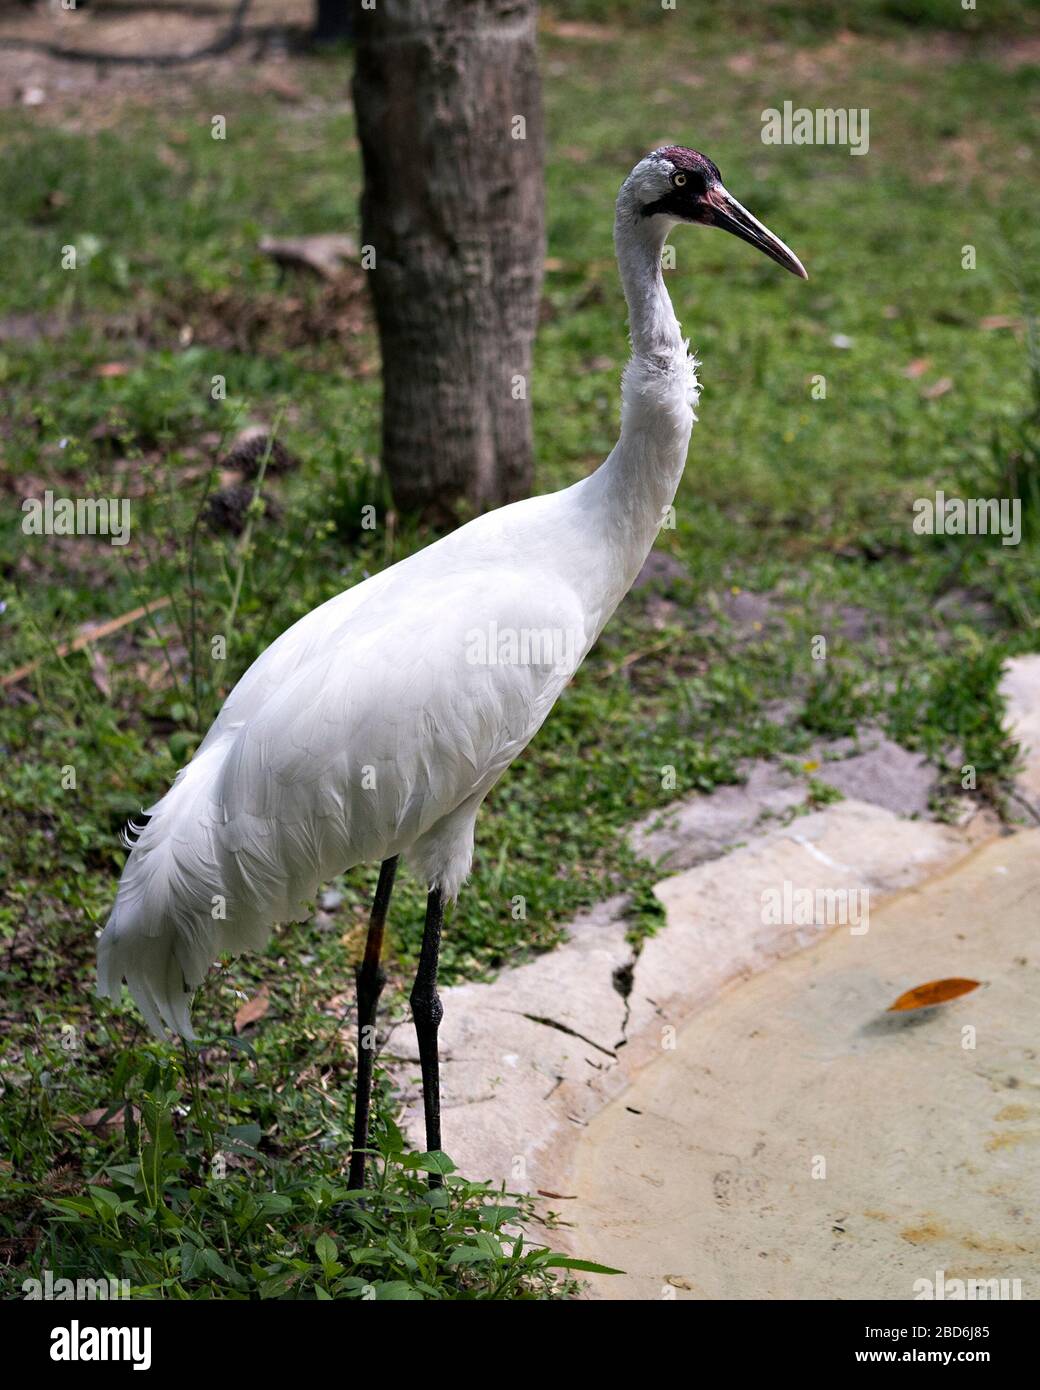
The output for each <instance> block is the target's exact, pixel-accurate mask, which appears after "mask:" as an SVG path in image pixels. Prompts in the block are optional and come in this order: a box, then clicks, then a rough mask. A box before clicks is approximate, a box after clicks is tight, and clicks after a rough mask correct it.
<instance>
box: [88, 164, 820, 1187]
mask: <svg viewBox="0 0 1040 1390" xmlns="http://www.w3.org/2000/svg"><path fill="white" fill-rule="evenodd" d="M677 222H687V223H700V224H702V225H704V226H714V227H722V228H723V229H724V230H726V231H728V232H732V233H733V234H734V235H736V236H738V237H741V238H742V239H743V240H744V241H748V242H750V243H751V245H752V246H756V247H758V248H759V250H761V251H764V252H765V253H766V255H767V256H771V257H772V259H773V260H775V261H776V262H778V263H779V264H780V265H782V266H784V267H785V268H786V269H788V270H790V271H792V272H793V273H794V274H795V275H800V276H802V277H803V278H805V270H804V269H803V267H802V264H801V262H800V261H799V260H798V258H797V256H795V254H794V253H793V252H792V251H791V250H789V249H788V247H787V246H785V245H784V243H783V242H782V241H780V240H779V239H778V238H777V237H775V236H774V235H773V234H772V232H770V231H769V230H768V229H767V228H765V227H764V226H762V224H761V223H760V222H758V221H756V219H755V218H754V217H752V216H751V214H750V213H749V212H747V211H746V210H745V209H744V208H743V207H741V205H740V204H739V203H738V202H737V201H736V200H735V199H734V198H733V197H731V195H730V194H729V193H728V192H727V191H726V189H725V187H724V186H723V183H722V178H721V175H720V174H719V171H718V169H717V168H716V166H715V165H714V164H713V163H712V162H711V160H710V159H707V158H706V157H705V156H704V155H702V154H698V153H697V152H696V151H695V150H690V149H685V148H683V147H681V146H668V147H666V148H663V149H659V150H655V151H654V152H653V153H652V154H650V155H648V156H647V157H646V158H645V159H643V160H641V161H640V162H639V163H638V164H637V165H636V167H635V169H633V171H632V173H631V174H630V175H629V176H628V178H627V179H626V180H625V182H624V184H623V185H622V187H621V191H620V193H619V195H618V199H617V214H616V219H615V224H614V244H615V248H616V251H617V258H618V265H619V267H620V272H621V280H622V283H623V286H624V291H625V298H626V300H627V302H628V312H629V322H630V328H631V337H632V357H631V360H630V361H629V363H628V366H627V368H626V370H625V374H624V378H623V382H622V412H621V436H620V439H619V440H618V443H617V445H616V446H615V448H614V449H613V451H612V452H611V454H610V457H609V458H608V459H607V460H606V462H605V463H603V464H602V466H601V467H600V468H598V469H597V470H596V472H595V473H593V474H591V475H590V476H589V477H587V478H585V479H583V480H582V481H581V482H579V483H576V484H575V485H574V486H573V487H569V488H565V489H564V490H563V491H562V492H557V493H553V494H551V495H548V496H542V497H533V498H530V499H528V500H527V501H523V502H516V503H513V504H512V505H511V506H508V507H502V508H500V509H499V510H498V511H495V512H490V513H488V514H487V515H485V516H481V517H478V518H477V519H476V520H475V521H471V522H470V523H469V524H468V525H466V526H463V527H462V528H461V529H459V530H458V531H455V532H453V533H452V534H451V535H448V536H445V537H444V538H443V539H442V540H439V541H437V542H436V543H435V544H433V545H430V546H428V547H427V548H426V549H425V550H422V551H419V552H418V553H417V554H415V555H411V556H409V557H408V558H407V559H406V560H402V561H401V562H400V563H398V564H396V565H393V566H391V568H389V569H387V570H384V571H383V572H382V573H381V574H377V575H374V576H373V577H372V578H370V579H366V580H365V581H364V582H363V583H361V584H358V585H357V586H356V587H355V588H352V589H348V590H347V591H346V592H344V593H342V594H339V595H338V596H337V597H336V598H333V599H330V600H329V601H328V602H327V603H324V604H322V605H321V607H320V608H316V609H314V611H313V612H311V613H309V614H308V615H307V616H306V617H305V618H302V619H301V620H300V621H299V622H298V623H296V624H294V626H293V627H291V628H290V629H289V630H288V631H287V632H285V633H283V634H282V636H281V637H279V638H278V640H277V641H276V642H274V643H273V644H272V645H271V646H270V647H268V649H267V651H265V652H264V653H263V655H262V656H260V657H258V658H257V660H256V661H255V662H254V663H253V665H252V666H251V667H250V668H249V670H248V671H247V672H246V673H245V675H244V676H243V677H242V679H241V680H240V681H239V683H238V684H237V685H236V686H235V688H234V690H233V691H232V692H231V694H230V695H229V696H228V698H227V701H226V702H225V704H224V707H223V709H222V710H221V711H220V714H219V715H218V716H217V719H216V721H215V722H214V724H213V727H212V728H211V729H210V731H209V733H208V734H207V735H206V737H205V739H204V740H203V742H202V744H201V745H200V747H199V749H198V751H197V753H196V754H195V757H194V758H193V759H192V761H191V763H190V764H189V765H188V766H187V767H185V768H183V769H182V771H181V772H180V773H179V775H178V777H177V779H176V781H175V782H174V784H173V787H172V788H171V789H170V791H169V792H168V793H167V794H166V796H164V797H163V798H162V800H161V801H159V802H158V803H157V804H156V805H155V806H153V807H152V808H151V810H150V812H149V817H150V819H149V820H148V822H147V824H146V825H145V826H144V828H143V829H142V830H141V831H140V834H139V836H138V838H137V841H136V843H135V844H134V846H133V848H132V850H131V853H130V856H129V858H128V860H127V863H126V867H125V868H124V870H123V876H122V879H121V881H120V884H119V890H118V894H117V896H116V901H115V906H114V908H113V911H112V915H111V917H110V918H109V921H108V924H107V926H106V928H105V930H104V933H103V934H102V936H101V939H100V942H99V945H98V992H99V993H100V994H101V995H104V996H108V997H109V998H112V999H118V998H119V996H120V992H121V986H122V982H123V981H124V980H125V981H126V983H127V984H128V985H129V987H130V991H131V993H132V995H133V997H134V999H135V1000H136V1001H137V1004H138V1007H139V1008H140V1009H141V1012H142V1013H143V1014H144V1017H145V1019H146V1020H147V1022H148V1024H149V1026H150V1027H151V1028H152V1030H153V1031H154V1032H155V1033H157V1034H158V1035H159V1036H163V1035H164V1032H165V1030H166V1029H170V1030H172V1031H173V1032H175V1033H179V1034H181V1035H182V1036H184V1037H188V1038H190V1037H192V1036H193V1034H192V1029H191V1022H190V1019H189V1013H188V1007H189V1002H190V997H191V992H192V990H194V989H195V988H196V987H197V986H198V985H199V984H200V983H201V981H202V979H203V977H204V976H205V974H206V972H207V970H208V969H209V967H210V965H211V964H212V963H213V961H214V960H215V959H216V958H217V957H218V956H219V955H220V954H221V953H222V952H232V953H236V952H239V951H243V950H245V949H246V948H251V949H259V948H262V947H263V945H264V944H265V942H266V940H267V936H268V933H269V930H270V927H271V925H272V923H274V922H278V921H299V920H301V919H302V918H303V917H305V916H306V914H307V911H308V908H307V904H308V901H309V900H311V899H313V897H314V894H315V891H316V889H317V887H318V885H319V884H320V883H322V882H323V881H324V880H326V879H328V878H330V877H331V876H333V875H334V874H337V873H340V872H342V871H344V870H346V869H349V868H350V867H352V866H353V865H355V864H359V863H362V862H364V861H369V860H372V861H374V860H379V861H381V864H382V867H381V871H380V875H379V885H378V888H377V890H376V896H375V901H374V903H373V907H372V914H371V919H370V924H369V931H368V939H367V943H366V948H365V956H364V961H363V963H362V965H361V967H360V968H359V970H358V979H357V992H358V1029H359V1049H358V1075H357V1098H356V1103H355V1119H354V1133H353V1147H352V1156H351V1165H350V1179H349V1181H350V1184H351V1186H354V1187H360V1186H362V1185H363V1183H364V1173H365V1148H366V1145H367V1142H368V1114H369V1101H370V1091H371V1080H372V1061H373V1046H372V1042H371V1038H372V1037H373V1036H374V1029H373V1027H372V1024H373V1022H374V1019H375V1014H376V1005H377V1002H378V998H379V994H380V991H381V989H382V985H383V975H382V971H381V968H380V953H381V949H382V937H383V927H384V923H385V920H386V915H387V909H388V906H389V901H390V894H391V891H392V888H393V881H394V873H395V871H396V868H397V862H398V857H399V856H400V855H402V854H404V855H406V856H407V857H408V859H409V861H410V863H411V864H412V866H413V867H414V869H415V871H416V873H417V874H418V875H419V877H420V878H421V879H422V881H423V882H424V883H426V884H427V885H428V888H429V895H428V898H427V907H426V922H425V928H424V933H423V941H422V948H421V952H420V958H419V967H418V972H417V974H416V978H415V984H414V987H413V989H412V993H411V1005H412V1012H413V1017H414V1021H415V1028H416V1034H417V1037H418V1044H419V1055H420V1063H421V1071H422V1083H423V1104H424V1111H425V1120H426V1143H427V1148H428V1149H430V1150H434V1149H439V1148H440V1145H441V1136H440V1094H439V1075H438V1059H437V1029H438V1025H439V1023H440V1019H441V1013H442V1009H441V1003H440V999H439V998H438V995H437V990H436V984H437V957H438V951H439V947H440V934H441V920H442V912H443V906H444V903H445V901H446V900H453V899H454V898H455V897H456V895H457V894H458V891H459V888H460V887H461V885H462V883H463V882H464V880H465V879H466V877H467V875H468V873H469V869H470V863H471V860H472V857H473V833H474V822H475V820H476V815H477V811H478V809H479V807H480V804H481V802H482V801H483V800H484V798H485V796H487V794H488V792H489V791H490V790H491V788H492V787H493V786H494V785H495V783H496V782H497V781H498V779H499V778H500V777H501V776H502V774H503V772H504V771H505V770H506V768H507V767H508V766H509V764H510V763H511V762H512V761H513V759H514V758H516V757H517V756H518V755H519V753H520V752H521V751H522V750H523V749H524V747H525V746H526V745H527V743H528V742H529V741H530V740H531V739H532V738H533V737H534V735H535V733H536V732H537V730H538V729H539V727H540V726H541V724H542V722H543V720H544V719H545V718H546V716H547V715H548V713H549V711H550V710H551V709H552V707H553V704H554V703H555V701H556V699H557V697H558V696H559V694H560V692H561V691H562V690H563V688H564V686H565V685H566V684H567V682H568V681H569V680H570V678H571V677H572V676H573V675H574V672H575V671H576V669H577V668H578V666H579V665H580V664H581V662H582V660H583V659H584V657H585V655H586V654H587V652H588V651H589V649H590V648H591V646H592V645H593V643H594V642H595V641H596V638H597V637H598V636H599V633H600V631H601V630H602V628H603V626H604V624H605V623H606V621H607V619H608V618H609V617H610V615H611V614H612V613H613V612H614V609H615V608H616V607H617V606H618V604H619V603H620V601H621V599H622V598H623V597H624V595H625V593H626V592H627V591H628V589H629V587H630V586H631V584H632V581H633V580H634V579H635V577H636V575H637V574H638V573H639V570H640V567H641V566H642V564H643V561H644V560H645V558H646V556H647V554H648V553H649V550H650V548H651V546H652V545H653V543H654V538H655V536H656V535H657V532H658V529H659V528H660V526H661V524H662V521H663V520H664V517H665V514H666V511H667V509H668V507H669V506H670V505H671V503H672V499H673V498H674V496H675V491H676V488H677V487H678V484H679V479H680V477H681V476H682V471H683V466H684V464H685V461H686V450H687V446H688V444H689V439H690V431H691V427H692V424H693V420H694V414H693V407H694V406H695V405H696V403H697V397H698V389H699V388H698V384H697V378H696V374H695V367H696V363H695V361H694V359H693V358H692V357H690V356H689V354H688V351H687V347H688V344H687V343H686V342H685V341H684V340H683V337H682V335H681V333H680V330H679V324H678V322H677V321H676V318H675V314H674V313H673V311H672V305H671V301H670V300H669V298H668V292H667V290H666V289H665V285H664V279H663V277H662V274H661V252H662V248H663V245H664V241H665V237H666V236H667V234H668V232H669V231H670V229H671V228H672V227H673V226H674V225H675V224H676V223H677ZM435 1181H436V1177H434V1178H431V1182H435Z"/></svg>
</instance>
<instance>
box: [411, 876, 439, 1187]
mask: <svg viewBox="0 0 1040 1390" xmlns="http://www.w3.org/2000/svg"><path fill="white" fill-rule="evenodd" d="M443 920H444V900H443V898H442V897H441V890H440V889H439V888H433V889H431V890H430V894H429V896H428V897H427V899H426V925H425V927H424V928H423V939H422V950H421V951H420V952H419V969H418V971H417V972H416V975H415V984H414V985H413V986H412V995H411V1002H412V1017H413V1019H414V1020H415V1036H416V1038H417V1039H418V1042H419V1064H420V1066H421V1068H422V1087H423V1110H424V1112H425V1115H426V1149H427V1152H432V1151H433V1150H434V1149H439V1148H440V1146H441V1079H440V1066H439V1063H438V1059H437V1029H438V1028H439V1027H440V1021H441V1018H442V1017H443V1015H444V1008H443V1005H442V1004H441V1001H440V996H439V995H438V993H437V957H438V955H439V953H440V948H441V923H442V921H443ZM443 1182H444V1179H443V1178H442V1177H441V1175H440V1173H431V1174H430V1186H431V1187H441V1186H442V1185H443Z"/></svg>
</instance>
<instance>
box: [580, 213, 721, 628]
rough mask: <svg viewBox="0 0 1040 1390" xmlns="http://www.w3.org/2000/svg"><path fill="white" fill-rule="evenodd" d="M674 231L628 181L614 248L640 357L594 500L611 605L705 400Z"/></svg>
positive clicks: (633, 571) (634, 569) (638, 558)
mask: <svg viewBox="0 0 1040 1390" xmlns="http://www.w3.org/2000/svg"><path fill="white" fill-rule="evenodd" d="M667 232H668V225H667V223H666V222H665V220H664V219H663V218H661V217H642V216H640V213H639V210H638V207H637V206H636V204H635V201H634V199H632V197H631V195H630V194H629V192H628V189H627V187H623V188H622V190H621V193H620V195H619V197H618V203H617V216H616V219H615V223H614V246H615V248H616V251H617V259H618V267H619V269H620V271H621V283H622V285H623V287H624V291H625V299H626V301H627V302H628V318H629V329H630V333H631V337H632V357H631V359H630V361H629V363H628V366H627V367H626V368H625V373H624V377H623V379H622V385H621V437H620V439H619V440H618V442H617V445H616V446H615V448H614V450H613V452H612V453H611V455H610V457H609V458H608V459H607V460H606V462H605V463H603V464H602V465H601V467H600V468H599V469H598V470H597V471H596V473H594V474H593V476H592V477H591V478H589V479H587V480H586V481H587V485H588V491H587V493H586V499H587V503H588V504H589V506H590V508H591V510H592V511H593V513H594V516H595V524H596V526H597V529H599V530H600V533H601V535H603V536H604V538H605V539H606V540H607V542H608V546H609V548H610V553H611V561H612V565H611V573H612V578H611V583H610V592H609V593H608V594H607V595H606V596H605V597H606V600H607V603H608V605H616V604H617V603H618V602H620V600H621V598H622V597H623V596H624V594H625V593H626V592H627V590H628V589H629V587H630V586H631V584H632V581H633V580H634V579H635V577H636V575H637V574H638V573H639V570H640V568H641V567H642V564H643V561H644V560H645V559H646V557H647V554H648V553H649V551H650V548H651V546H652V545H653V543H654V540H655V538H656V536H657V532H658V530H659V529H660V527H661V526H662V524H663V523H664V521H665V520H666V517H667V514H668V509H669V508H670V507H671V504H672V500H673V498H674V497H675V491H676V488H677V487H678V486H679V480H680V478H681V477H682V472H683V468H684V466H685V463H686V451H687V448H688V447H689V442H690V430H691V428H692V425H693V420H694V415H693V407H694V406H695V405H696V403H697V392H698V387H697V378H696V376H695V374H694V368H695V366H696V363H695V362H694V361H693V359H692V358H691V357H689V356H688V354H687V347H686V343H685V341H684V340H683V337H682V333H681V331H680V328H679V323H678V321H677V319H676V317H675V313H674V311H673V309H672V302H671V300H670V299H669V297H668V291H667V290H666V289H665V284H664V277H663V275H662V273H661V252H662V249H663V246H664V241H665V237H666V235H667ZM608 611H613V607H612V606H610V607H609V610H608Z"/></svg>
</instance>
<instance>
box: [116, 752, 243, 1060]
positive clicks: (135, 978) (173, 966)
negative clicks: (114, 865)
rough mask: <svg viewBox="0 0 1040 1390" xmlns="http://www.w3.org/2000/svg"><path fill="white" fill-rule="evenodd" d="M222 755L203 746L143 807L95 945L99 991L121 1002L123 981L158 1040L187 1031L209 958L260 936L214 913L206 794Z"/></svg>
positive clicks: (218, 896)
mask: <svg viewBox="0 0 1040 1390" xmlns="http://www.w3.org/2000/svg"><path fill="white" fill-rule="evenodd" d="M222 761H223V749H222V748H221V747H220V745H219V744H214V745H211V746H210V747H209V748H207V749H204V750H201V751H200V753H199V754H198V755H197V756H196V758H195V759H194V760H193V761H192V762H191V763H189V765H188V766H187V767H186V768H185V769H184V770H183V771H182V772H181V773H180V775H179V776H178V778H177V780H176V782H175V783H174V784H173V786H172V787H171V788H170V790H169V792H168V793H167V794H166V796H164V797H163V799H162V800H161V801H160V802H158V803H157V805H155V806H153V807H152V808H151V809H150V811H149V812H148V817H149V819H148V821H147V824H145V825H144V826H142V827H141V828H140V831H139V833H138V838H137V841H136V843H135V844H134V846H133V849H132V850H131V853H130V857H129V859H128V860H127V862H126V867H125V869H124V870H123V877H122V879H121V880H120V883H119V890H118V892H117V894H116V901H115V906H114V907H113V909H112V915H111V916H110V917H109V920H108V923H107V925H106V927H105V930H104V932H103V933H102V935H101V939H100V941H99V942H98V958H97V992H98V994H99V995H100V996H101V997H102V998H109V999H113V1000H118V999H119V998H120V995H121V992H122V984H123V981H124V980H125V981H126V983H127V985H128V986H129V988H130V993H131V994H132V995H133V998H134V1000H135V1002H136V1003H137V1006H138V1008H139V1009H140V1010H141V1013H142V1014H143V1015H144V1018H145V1021H146V1022H147V1024H148V1026H149V1028H150V1029H151V1030H152V1032H153V1033H155V1034H156V1035H157V1036H159V1037H165V1036H167V1033H168V1032H172V1033H179V1034H180V1035H181V1036H182V1037H185V1038H193V1037H194V1036H195V1034H194V1030H193V1029H192V1026H191V1018H190V1013H189V1007H190V1003H191V995H192V991H194V990H195V989H196V988H197V987H198V986H199V985H200V984H201V983H202V980H203V979H204V977H205V975H206V972H207V971H208V969H209V967H210V965H211V964H212V963H213V961H214V960H216V959H217V957H218V956H219V955H220V954H221V953H222V952H223V951H226V950H233V951H237V950H241V949H242V948H243V946H244V945H247V944H254V943H255V941H256V940H257V939H260V941H261V942H262V941H263V940H264V939H266V935H267V928H266V926H261V927H260V929H259V931H258V930H257V927H256V924H255V922H254V923H253V925H252V930H249V929H248V928H247V927H246V925H245V924H244V923H242V922H241V921H234V920H229V919H231V918H232V914H230V913H228V914H227V915H226V916H223V917H222V915H221V910H219V909H218V910H215V906H216V905H217V904H221V903H222V901H223V897H222V895H223V894H224V893H225V891H226V890H225V888H224V886H223V883H222V875H221V873H220V867H219V863H218V856H217V853H216V847H215V845H214V837H213V829H212V826H213V817H212V813H211V811H210V808H209V801H210V793H211V790H212V788H213V786H214V784H215V781H216V778H217V776H218V775H219V771H220V766H221V763H222ZM135 830H136V827H135Z"/></svg>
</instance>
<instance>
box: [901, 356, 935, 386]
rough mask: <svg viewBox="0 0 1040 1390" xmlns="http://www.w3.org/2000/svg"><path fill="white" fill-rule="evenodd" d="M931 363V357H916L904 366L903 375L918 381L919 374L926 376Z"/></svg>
mask: <svg viewBox="0 0 1040 1390" xmlns="http://www.w3.org/2000/svg"><path fill="white" fill-rule="evenodd" d="M931 365H932V359H931V358H930V357H915V358H914V359H913V361H912V362H908V363H907V364H906V366H905V367H904V368H903V375H904V376H905V377H909V379H910V380H911V381H916V380H917V378H918V377H919V376H924V374H925V372H926V371H927V370H928V368H929V367H930V366H931Z"/></svg>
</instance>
